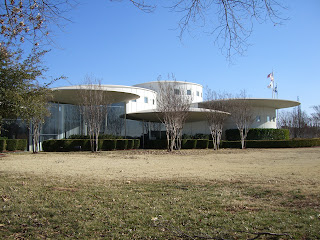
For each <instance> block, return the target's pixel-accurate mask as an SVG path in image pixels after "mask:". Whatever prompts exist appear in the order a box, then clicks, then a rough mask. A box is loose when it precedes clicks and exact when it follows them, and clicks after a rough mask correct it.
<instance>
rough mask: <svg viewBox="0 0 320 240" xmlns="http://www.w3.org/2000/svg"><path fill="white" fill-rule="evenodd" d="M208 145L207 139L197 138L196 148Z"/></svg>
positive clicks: (203, 147)
mask: <svg viewBox="0 0 320 240" xmlns="http://www.w3.org/2000/svg"><path fill="white" fill-rule="evenodd" d="M208 146H209V139H198V140H197V148H198V149H206V148H208Z"/></svg>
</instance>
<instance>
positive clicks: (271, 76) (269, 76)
mask: <svg viewBox="0 0 320 240" xmlns="http://www.w3.org/2000/svg"><path fill="white" fill-rule="evenodd" d="M267 78H270V79H271V81H273V80H274V78H273V72H272V73H269V74H268V76H267Z"/></svg>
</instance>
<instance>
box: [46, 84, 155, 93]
mask: <svg viewBox="0 0 320 240" xmlns="http://www.w3.org/2000/svg"><path fill="white" fill-rule="evenodd" d="M89 85H90V84H81V85H71V86H63V87H54V88H50V89H51V90H52V91H57V90H65V89H79V90H80V89H81V86H83V87H84V86H89ZM92 85H94V86H99V84H92ZM100 86H101V87H102V89H96V90H108V89H104V88H110V89H112V88H127V89H128V88H129V89H136V90H143V91H148V92H152V93H155V94H156V93H157V92H156V91H154V90H151V89H148V88H142V87H136V86H126V85H113V84H112V85H106V84H101V85H100ZM84 89H85V88H84ZM84 89H83V88H82V90H84ZM115 91H116V90H115Z"/></svg>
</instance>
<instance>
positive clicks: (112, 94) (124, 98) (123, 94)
mask: <svg viewBox="0 0 320 240" xmlns="http://www.w3.org/2000/svg"><path fill="white" fill-rule="evenodd" d="M89 89H90V88H89V87H88V85H77V86H68V87H57V88H52V89H51V90H52V98H51V99H50V101H51V102H57V103H64V104H73V105H77V104H79V103H81V102H82V97H81V95H82V94H81V92H82V91H86V90H89ZM93 90H94V91H97V92H99V91H102V92H103V94H105V95H106V97H107V98H108V99H110V102H111V103H119V102H128V101H130V100H134V99H138V98H139V97H140V96H139V95H137V94H135V93H133V92H131V88H130V87H126V86H114V85H101V87H99V88H97V89H93Z"/></svg>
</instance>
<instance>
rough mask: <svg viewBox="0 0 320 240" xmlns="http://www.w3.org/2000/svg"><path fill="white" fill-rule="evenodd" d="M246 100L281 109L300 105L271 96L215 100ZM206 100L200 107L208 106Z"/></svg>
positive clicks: (256, 104)
mask: <svg viewBox="0 0 320 240" xmlns="http://www.w3.org/2000/svg"><path fill="white" fill-rule="evenodd" d="M243 100H246V101H248V102H249V103H250V105H251V106H252V107H267V108H274V109H281V108H289V107H296V106H299V105H300V102H297V101H291V100H283V99H271V98H247V99H241V98H235V99H222V100H214V101H243ZM207 102H208V101H205V102H200V103H198V105H199V107H204V106H206V103H207Z"/></svg>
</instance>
